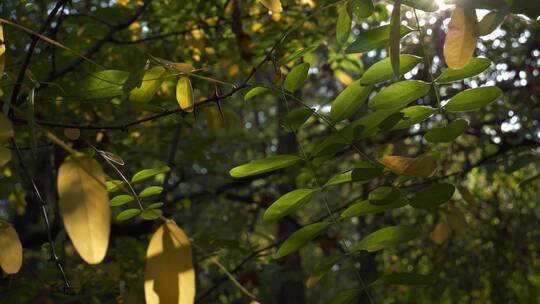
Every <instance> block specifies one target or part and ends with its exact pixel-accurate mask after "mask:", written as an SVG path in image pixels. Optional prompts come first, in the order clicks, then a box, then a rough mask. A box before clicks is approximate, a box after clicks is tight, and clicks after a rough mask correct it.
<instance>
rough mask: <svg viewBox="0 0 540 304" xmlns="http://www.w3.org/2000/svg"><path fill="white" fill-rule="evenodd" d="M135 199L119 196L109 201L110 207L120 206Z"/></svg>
mask: <svg viewBox="0 0 540 304" xmlns="http://www.w3.org/2000/svg"><path fill="white" fill-rule="evenodd" d="M134 199H135V198H134V197H133V196H132V195H129V194H120V195H117V196H115V197H113V198H112V199H111V206H122V205H124V204H127V203H129V202H132V201H133V200H134Z"/></svg>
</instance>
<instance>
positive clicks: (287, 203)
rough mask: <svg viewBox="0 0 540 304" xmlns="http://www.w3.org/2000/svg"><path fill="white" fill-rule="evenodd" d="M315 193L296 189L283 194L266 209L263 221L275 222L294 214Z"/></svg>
mask: <svg viewBox="0 0 540 304" xmlns="http://www.w3.org/2000/svg"><path fill="white" fill-rule="evenodd" d="M316 192H317V190H315V189H296V190H293V191H291V192H289V193H287V194H284V195H283V196H281V197H280V198H278V199H277V200H276V201H275V202H273V203H272V204H271V205H270V206H269V207H268V209H266V211H265V212H264V215H263V220H265V221H275V220H278V219H280V218H282V217H284V216H286V215H288V214H290V213H291V212H294V211H295V210H297V209H298V208H300V207H301V206H302V205H303V204H305V203H307V202H309V201H310V200H311V198H312V197H313V195H314V194H315V193H316Z"/></svg>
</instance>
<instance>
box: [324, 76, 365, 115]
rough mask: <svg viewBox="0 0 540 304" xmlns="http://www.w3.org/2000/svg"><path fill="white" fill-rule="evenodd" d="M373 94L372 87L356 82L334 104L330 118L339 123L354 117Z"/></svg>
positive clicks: (340, 94)
mask: <svg viewBox="0 0 540 304" xmlns="http://www.w3.org/2000/svg"><path fill="white" fill-rule="evenodd" d="M369 93H371V87H370V86H363V85H362V84H360V81H358V80H357V81H355V82H353V83H351V84H350V85H349V86H348V87H346V88H345V90H343V91H342V92H341V93H339V95H338V96H337V97H336V99H334V101H333V102H332V109H331V111H330V117H331V118H332V120H333V121H334V122H339V121H342V120H344V119H347V118H349V117H351V116H352V115H354V113H356V111H358V109H359V108H360V106H362V104H363V103H364V102H365V101H366V99H367V98H368V96H369Z"/></svg>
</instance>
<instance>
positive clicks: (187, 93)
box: [176, 76, 195, 112]
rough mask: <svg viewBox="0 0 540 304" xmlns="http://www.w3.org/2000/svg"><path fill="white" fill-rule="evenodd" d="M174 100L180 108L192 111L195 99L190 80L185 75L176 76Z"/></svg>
mask: <svg viewBox="0 0 540 304" xmlns="http://www.w3.org/2000/svg"><path fill="white" fill-rule="evenodd" d="M176 101H177V102H178V105H180V109H182V110H184V111H187V112H192V111H193V106H194V105H195V100H194V99H193V88H192V87H191V81H190V80H189V78H188V77H186V76H181V77H180V78H178V83H177V84H176Z"/></svg>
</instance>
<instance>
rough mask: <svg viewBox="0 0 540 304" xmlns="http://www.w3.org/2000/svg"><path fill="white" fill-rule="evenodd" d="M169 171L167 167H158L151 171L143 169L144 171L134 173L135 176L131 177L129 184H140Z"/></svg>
mask: <svg viewBox="0 0 540 304" xmlns="http://www.w3.org/2000/svg"><path fill="white" fill-rule="evenodd" d="M169 170H171V168H169V166H159V167H156V168H152V169H144V170H141V171H139V172H137V173H135V175H133V177H132V178H131V182H132V183H136V182H140V181H142V180H145V179H147V178H150V177H152V176H156V175H158V174H162V173H166V172H169Z"/></svg>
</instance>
